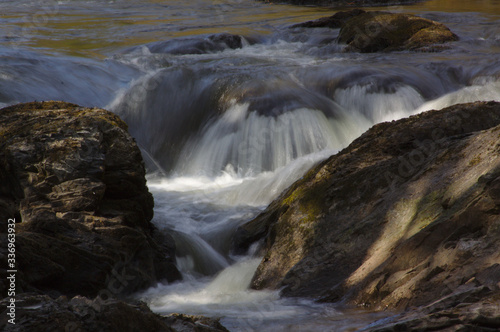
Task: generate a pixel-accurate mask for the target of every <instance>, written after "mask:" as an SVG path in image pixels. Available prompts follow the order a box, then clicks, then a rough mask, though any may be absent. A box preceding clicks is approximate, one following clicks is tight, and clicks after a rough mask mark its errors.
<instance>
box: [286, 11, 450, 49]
mask: <svg viewBox="0 0 500 332" xmlns="http://www.w3.org/2000/svg"><path fill="white" fill-rule="evenodd" d="M291 28H332V29H335V28H340V32H339V36H338V38H337V42H338V43H339V44H345V45H346V47H345V48H344V49H343V51H344V52H362V53H371V52H390V51H403V50H410V51H439V50H442V49H443V48H445V46H443V45H440V44H443V43H446V42H451V41H456V40H458V36H457V35H455V34H454V33H453V32H451V31H450V29H448V28H447V27H446V26H445V25H443V24H441V23H439V22H435V21H432V20H429V19H425V18H422V17H418V16H415V15H411V14H401V13H389V12H382V11H371V12H367V11H364V10H361V9H353V10H351V11H343V12H338V13H336V14H334V15H332V16H330V17H324V18H320V19H318V20H314V21H309V22H305V23H300V24H296V25H293V26H291Z"/></svg>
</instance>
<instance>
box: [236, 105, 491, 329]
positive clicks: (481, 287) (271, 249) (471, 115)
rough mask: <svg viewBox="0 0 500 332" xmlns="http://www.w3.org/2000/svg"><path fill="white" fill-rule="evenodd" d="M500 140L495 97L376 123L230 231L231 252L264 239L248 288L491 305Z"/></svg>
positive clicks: (445, 305)
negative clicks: (234, 233)
mask: <svg viewBox="0 0 500 332" xmlns="http://www.w3.org/2000/svg"><path fill="white" fill-rule="evenodd" d="M499 138H500V103H496V102H478V103H471V104H462V105H456V106H452V107H449V108H446V109H443V110H440V111H430V112H426V113H423V114H420V115H416V116H412V117H410V118H407V119H402V120H399V121H393V122H388V123H381V124H378V125H375V126H374V127H373V128H371V129H370V130H369V131H367V132H366V133H365V134H363V135H362V136H361V137H360V138H358V139H357V140H355V141H354V142H353V143H352V144H351V145H349V147H347V148H346V149H344V150H342V151H341V152H339V153H338V154H337V155H334V156H332V157H330V158H329V159H327V160H326V161H324V162H322V163H320V164H319V165H318V166H317V167H315V168H313V169H312V170H311V171H309V172H308V173H307V174H306V175H305V176H304V177H303V178H302V179H301V180H299V181H297V182H296V183H295V184H294V185H292V186H291V187H290V188H289V189H288V190H287V191H286V192H285V193H283V194H282V195H281V196H280V197H279V198H278V199H277V200H275V201H274V202H273V203H272V204H271V205H270V206H269V207H268V208H267V210H266V211H264V212H263V213H262V214H261V215H259V216H258V217H257V218H256V219H254V220H253V221H250V222H249V223H248V224H246V225H244V226H242V227H240V229H239V230H238V232H237V236H236V239H235V245H236V247H237V248H239V249H240V250H243V249H245V248H248V246H249V245H250V244H251V243H252V242H254V241H257V240H259V239H261V238H264V240H265V245H264V249H263V253H264V254H265V256H264V258H263V260H262V262H261V264H260V266H259V267H258V269H257V272H256V274H255V276H254V279H253V287H254V288H257V289H263V288H272V289H280V288H283V294H284V295H288V296H309V297H320V298H322V300H323V301H330V302H336V301H340V300H344V301H346V302H347V303H352V304H357V305H362V306H365V307H371V308H374V309H386V308H395V309H404V308H410V307H417V306H431V307H432V306H434V307H433V308H434V309H435V310H438V309H439V310H445V311H446V310H447V309H449V308H452V307H453V306H456V305H457V304H459V303H462V304H466V303H479V302H480V301H486V302H488V301H489V303H496V304H499V301H500V283H499V282H500V139H499ZM440 305H442V306H441V307H440ZM436 306H437V307H436ZM436 308H437V309H436ZM428 312H429V313H432V312H434V311H433V310H431V309H429V311H428ZM485 312H486V313H487V312H488V311H487V310H486V311H485ZM450 315H452V314H450ZM431 318H432V317H431ZM478 319H479V318H478ZM492 319H497V320H496V322H497V323H495V324H497V325H495V326H496V327H498V326H500V325H498V324H500V323H499V320H498V317H497V318H492ZM490 323H491V322H490ZM492 324H493V323H492Z"/></svg>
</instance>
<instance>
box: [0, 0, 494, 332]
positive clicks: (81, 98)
mask: <svg viewBox="0 0 500 332" xmlns="http://www.w3.org/2000/svg"><path fill="white" fill-rule="evenodd" d="M22 2H23V3H24V4H25V5H26V8H29V4H30V3H32V2H30V1H27V0H26V1H24V0H23V1H22ZM431 2H432V1H431ZM59 3H60V4H59V7H58V10H59V16H58V20H62V21H64V20H69V21H70V22H71V20H74V19H73V18H71V17H72V16H71V15H69V14H68V15H67V16H65V13H66V11H68V12H69V10H70V9H74V8H75V7H73V6H75V5H74V3H78V4H80V5H81V7H79V8H78V10H80V13H81V15H82V16H85V15H95V16H97V17H101V15H102V14H101V13H100V12H99V13H97V12H94V11H95V9H93V5H92V2H89V1H83V0H79V1H73V2H59ZM164 3H165V4H164ZM107 6H109V8H108V11H109V15H110V16H114V17H116V18H118V19H123V18H122V16H121V15H122V13H123V12H127V13H128V12H129V11H133V13H134V15H138V16H140V17H144V18H148V19H149V18H151V17H156V16H157V15H160V16H161V15H164V16H161V17H163V20H164V21H162V22H164V24H165V26H163V25H161V24H159V23H158V24H157V23H154V22H156V21H154V22H151V21H148V20H145V22H149V23H143V24H142V25H141V24H139V23H137V24H130V26H129V27H128V28H126V27H124V26H126V24H122V25H120V28H118V27H116V26H113V25H112V26H106V25H105V28H103V30H102V31H101V32H102V34H101V35H102V36H104V37H100V38H108V39H106V41H107V42H110V43H112V42H114V38H115V37H116V36H125V35H126V36H134V37H135V38H138V40H140V41H136V40H134V41H132V42H126V41H125V37H123V38H122V39H120V38H119V37H116V38H118V39H119V45H118V46H117V49H114V50H112V51H109V49H108V48H105V47H103V48H102V49H101V52H104V53H105V52H108V53H107V54H104V55H103V54H100V57H103V56H107V59H106V60H105V61H102V60H99V59H82V58H77V57H69V56H58V57H50V56H47V55H41V54H38V53H34V52H33V49H31V48H29V47H27V50H26V49H24V48H23V47H22V46H20V43H21V41H18V42H17V44H16V45H15V46H16V47H12V45H10V46H9V44H8V41H5V42H2V43H3V45H6V49H5V50H2V51H1V53H0V56H1V58H2V60H3V61H2V62H1V63H0V103H2V104H11V103H14V102H21V101H28V100H33V99H38V100H40V99H64V100H67V101H70V102H76V103H80V104H82V105H88V106H100V107H108V108H109V109H111V110H112V111H114V112H116V113H117V114H119V115H120V116H121V117H122V118H123V119H124V120H125V121H126V122H127V123H128V124H129V130H130V132H131V134H132V135H133V136H134V137H135V138H136V140H137V142H138V144H139V146H140V147H141V149H142V151H143V156H144V159H145V162H146V165H147V168H148V185H149V188H150V190H151V192H152V193H153V195H154V198H155V217H154V219H153V222H154V223H155V224H156V225H157V226H158V227H159V228H160V229H161V230H163V231H165V232H168V233H169V234H171V235H172V236H173V237H174V238H175V241H176V246H177V257H176V258H177V265H178V268H179V270H180V271H181V272H182V274H183V277H184V280H183V281H181V282H179V283H175V284H171V285H157V286H156V287H154V288H151V289H149V290H148V291H146V292H145V293H143V294H140V295H138V296H139V297H140V298H142V299H144V300H146V301H147V302H148V303H149V304H150V305H151V307H152V309H153V310H155V311H157V312H159V313H170V312H181V313H190V314H204V315H208V316H218V317H222V323H223V324H224V325H225V326H227V327H228V328H229V329H230V330H231V331H255V330H258V331H293V330H295V331H299V330H300V331H304V330H306V331H318V330H334V331H343V330H349V329H350V330H352V329H357V328H361V327H363V326H366V325H367V324H368V323H369V322H371V321H373V320H375V319H376V318H377V317H379V316H378V315H375V316H373V315H372V314H368V313H363V314H359V313H354V314H349V315H346V314H345V313H341V312H339V311H337V309H336V308H335V307H334V306H332V305H325V304H321V305H320V304H317V303H314V302H313V301H312V300H306V299H283V298H280V296H279V292H277V291H253V290H249V289H248V286H249V284H250V281H251V278H252V275H253V272H254V271H255V269H256V268H257V266H258V264H259V262H260V260H259V258H256V257H254V256H253V254H254V253H255V251H256V246H258V245H259V244H258V243H257V244H255V246H254V247H252V248H251V249H250V250H249V252H248V253H247V254H246V255H244V256H236V255H234V254H233V253H232V251H231V238H232V235H233V234H234V232H235V230H236V228H237V227H238V226H239V225H241V224H243V223H244V222H246V221H248V220H251V219H252V218H253V217H254V216H256V215H257V214H258V213H259V212H260V211H262V210H263V209H264V208H265V206H266V205H267V204H269V203H270V202H271V201H272V200H273V199H274V198H276V197H277V196H278V195H279V194H280V193H281V192H282V191H283V190H285V189H286V188H287V187H288V186H290V185H291V184H292V183H293V182H294V181H296V180H297V179H299V178H300V177H301V176H302V175H303V174H305V173H306V172H307V171H308V170H309V169H310V168H311V167H312V166H313V165H315V164H316V163H318V162H319V161H321V160H323V159H325V158H327V157H328V156H330V155H332V154H333V153H336V152H337V151H339V150H340V149H342V148H344V147H346V146H347V145H348V144H349V143H350V142H351V141H352V140H353V139H355V138H356V137H358V136H359V135H361V134H362V133H363V132H364V131H365V130H366V129H368V128H369V127H370V126H371V125H373V124H375V123H378V122H381V121H390V120H394V119H397V118H401V117H404V116H409V115H412V114H416V113H419V112H422V111H425V110H430V109H440V108H443V107H446V106H449V105H452V104H455V103H459V102H469V101H476V100H499V101H500V61H499V59H498V52H499V50H500V40H499V39H498V36H499V35H500V30H499V29H500V28H499V27H500V25H499V24H498V15H497V16H495V15H493V16H489V15H484V14H477V13H474V14H472V13H468V14H464V13H439V12H435V13H425V12H419V9H418V7H408V8H407V9H408V10H414V11H416V12H417V13H418V14H423V15H424V16H425V15H427V16H430V17H431V18H432V19H436V20H438V21H442V22H443V23H445V24H447V25H448V26H450V28H451V29H452V30H453V31H454V32H455V33H457V34H458V35H459V36H460V38H461V41H459V42H457V43H454V44H453V45H452V46H451V48H450V49H449V50H445V51H443V52H442V53H436V54H432V53H408V52H399V53H393V54H349V53H342V52H341V46H339V45H336V44H335V43H332V42H331V41H332V40H334V39H335V37H336V34H337V33H338V30H333V31H331V30H328V29H300V28H295V29H289V28H288V27H287V26H288V25H290V24H291V23H296V22H301V21H306V20H307V19H310V18H316V17H320V16H326V15H328V14H330V12H329V13H325V12H324V11H322V10H318V9H311V8H307V9H303V8H302V9H300V7H291V6H271V5H266V4H263V3H260V2H254V1H248V2H247V1H228V2H224V1H215V2H214V1H208V0H206V1H198V2H197V7H198V9H199V14H198V16H197V17H196V19H195V23H193V22H192V20H193V14H187V13H188V11H186V8H185V6H186V4H184V3H182V4H179V3H178V2H175V1H163V2H161V4H160V3H159V2H157V1H132V0H131V1H130V7H129V6H124V7H120V6H122V5H120V4H118V3H115V2H110V3H109V4H107ZM228 6H229V7H228ZM9 8H10V7H8V8H7V7H6V10H7V11H8V10H9ZM228 8H229V9H230V10H228ZM412 8H413V9H412ZM405 9H406V8H405ZM11 10H12V9H11ZM214 10H216V12H217V15H216V16H215V17H216V18H220V17H221V16H222V17H223V18H224V20H219V19H216V20H214V19H213V11H214ZM264 11H270V12H269V16H265V17H264V18H262V12H264ZM89 13H90V14H89ZM159 13H162V14H159ZM499 13H500V12H499ZM141 15H142V16H141ZM195 16H196V15H195ZM170 17H176V20H171V19H170ZM287 17H288V18H287ZM106 18H107V17H106ZM242 18H245V22H246V23H245V24H246V25H247V26H248V27H247V28H242V23H241V22H242ZM103 22H104V20H103ZM112 22H113V20H106V21H105V23H103V24H113V23H112ZM165 22H166V23H165ZM179 22H181V23H179ZM464 22H467V23H468V24H463V23H464ZM471 22H475V23H471ZM9 24H10V25H11V26H14V27H16V24H17V23H16V20H15V18H12V19H11V21H9ZM144 25H146V27H145V26H144ZM106 27H107V28H109V29H107V28H106ZM166 27H167V28H166ZM51 29H52V30H56V29H57V26H56V25H55V26H54V27H50V26H49V27H47V30H48V31H51ZM120 29H122V30H120ZM127 29H128V30H127ZM165 29H167V30H168V29H171V30H168V31H169V32H168V34H167V35H168V36H167V37H165V35H164V34H163V33H164V31H165ZM185 29H187V30H188V32H185ZM14 30H15V29H14ZM108 30H109V31H111V32H107V31H108ZM125 30H126V31H125ZM122 31H124V32H122ZM143 31H149V33H148V34H147V36H148V37H147V38H145V37H144V34H143ZM223 31H226V32H227V31H229V32H232V33H236V35H219V34H216V33H220V32H223ZM39 33H40V34H42V37H43V34H44V33H46V31H45V30H42V31H41V32H39ZM72 33H73V34H78V32H75V31H73V32H72ZM239 34H245V36H246V37H242V36H240V35H239ZM24 37H25V38H28V39H29V38H31V40H32V42H33V44H35V45H39V44H43V43H44V39H43V38H42V37H40V36H38V34H36V33H35V32H33V33H32V34H30V35H29V36H26V35H25V36H24ZM73 37H74V36H73ZM73 37H72V38H73ZM84 37H86V36H85V35H84ZM94 38H97V37H96V36H94ZM127 38H128V37H127ZM141 38H143V39H141ZM6 40H7V39H6ZM10 40H17V39H15V38H14V39H12V38H11V39H10ZM20 40H21V39H20ZM0 42H1V40H0ZM101 42H102V41H101ZM125 46H127V47H125ZM9 47H10V48H9ZM35 50H37V48H36V47H35ZM78 51H79V52H82V53H84V54H85V55H88V54H87V53H85V50H84V49H80V50H78ZM70 53H71V52H70ZM382 316H383V314H382Z"/></svg>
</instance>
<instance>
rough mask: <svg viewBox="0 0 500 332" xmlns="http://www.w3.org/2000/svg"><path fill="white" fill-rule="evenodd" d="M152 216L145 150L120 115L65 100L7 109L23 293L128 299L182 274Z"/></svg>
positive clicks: (10, 199)
mask: <svg viewBox="0 0 500 332" xmlns="http://www.w3.org/2000/svg"><path fill="white" fill-rule="evenodd" d="M152 217H153V197H152V195H151V194H150V193H149V191H148V189H147V187H146V180H145V171H144V165H143V162H142V157H141V153H140V151H139V149H138V147H137V145H136V144H135V141H134V140H133V138H132V137H131V136H130V135H129V134H128V133H127V126H126V124H125V123H124V122H123V121H121V120H120V119H119V118H118V117H117V116H116V115H114V114H112V113H111V112H108V111H105V110H102V109H90V108H82V107H79V106H77V105H74V104H69V103H63V102H33V103H27V104H19V105H15V106H12V107H7V108H4V109H2V110H0V218H1V220H0V222H1V223H2V232H5V230H6V229H7V227H6V225H5V224H6V223H7V220H8V219H9V218H15V219H16V224H15V229H16V235H17V237H16V269H17V270H18V274H17V279H16V283H17V287H18V288H17V291H18V292H22V291H43V292H47V293H50V294H53V295H57V294H65V295H70V296H73V295H76V294H79V295H86V296H95V295H97V294H99V293H103V292H104V293H106V295H108V296H121V295H123V294H127V293H130V292H134V291H137V290H140V289H143V288H145V287H148V286H151V285H153V284H154V283H156V282H158V281H160V280H166V281H173V280H177V279H179V278H180V274H179V272H178V271H177V269H176V267H175V266H174V263H173V257H174V245H173V240H172V239H171V238H170V237H169V236H167V235H162V234H160V233H159V232H158V231H157V230H156V229H155V228H154V227H153V225H152V224H151V223H150V220H151V218H152ZM1 248H2V250H6V248H7V246H6V245H2V246H1ZM1 261H2V262H3V264H2V268H5V267H6V266H7V264H6V252H2V260H1ZM4 282H5V280H4ZM2 286H3V287H5V285H4V284H3V283H2Z"/></svg>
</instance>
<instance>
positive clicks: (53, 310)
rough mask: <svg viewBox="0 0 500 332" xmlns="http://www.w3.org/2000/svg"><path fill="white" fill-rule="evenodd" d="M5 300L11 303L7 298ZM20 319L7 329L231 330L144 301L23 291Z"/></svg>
mask: <svg viewBox="0 0 500 332" xmlns="http://www.w3.org/2000/svg"><path fill="white" fill-rule="evenodd" d="M1 303H2V305H7V302H5V300H4V301H2V302H1ZM2 319H3V318H2ZM16 321H17V323H16V324H15V325H12V324H8V325H7V327H6V329H5V331H9V332H17V331H19V332H22V331H75V332H76V331H121V332H128V331H130V332H135V331H155V332H187V331H197V332H227V330H226V329H225V328H224V327H223V326H222V325H221V324H220V323H219V321H218V320H217V319H212V318H207V317H202V316H186V315H178V314H173V315H169V316H166V317H162V316H160V315H157V314H155V313H153V312H152V311H151V310H150V309H149V308H148V306H147V305H146V304H145V303H143V302H133V303H125V302H122V301H119V300H116V299H108V300H103V299H101V298H96V299H94V300H91V299H89V298H86V297H83V296H75V297H73V298H71V299H68V298H67V297H65V296H61V297H59V298H57V299H52V298H50V297H49V296H47V295H35V294H22V295H20V296H18V297H17V312H16Z"/></svg>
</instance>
